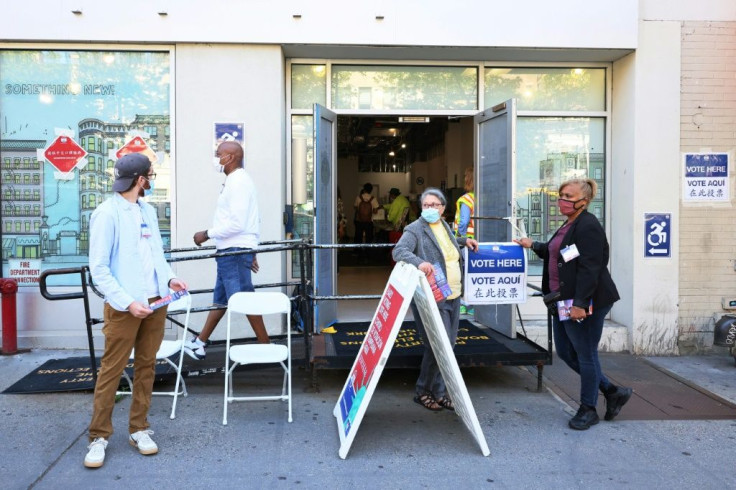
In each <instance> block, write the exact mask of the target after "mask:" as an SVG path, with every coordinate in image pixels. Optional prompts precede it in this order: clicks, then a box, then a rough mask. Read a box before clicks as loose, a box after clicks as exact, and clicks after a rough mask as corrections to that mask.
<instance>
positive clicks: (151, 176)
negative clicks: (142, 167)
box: [141, 172, 156, 180]
mask: <svg viewBox="0 0 736 490" xmlns="http://www.w3.org/2000/svg"><path fill="white" fill-rule="evenodd" d="M141 177H143V178H144V179H146V180H156V173H155V172H154V173H152V174H148V175H141Z"/></svg>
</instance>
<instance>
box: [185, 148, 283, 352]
mask: <svg viewBox="0 0 736 490" xmlns="http://www.w3.org/2000/svg"><path fill="white" fill-rule="evenodd" d="M213 165H214V168H215V171H216V172H218V173H224V174H225V175H226V177H225V185H224V186H223V188H222V191H221V192H220V197H219V198H218V199H217V208H216V209H215V217H214V220H213V223H212V227H211V228H209V229H207V230H202V231H198V232H197V233H195V234H194V243H195V244H197V246H200V245H202V243H204V242H206V241H207V240H209V239H213V240H214V241H215V247H216V248H217V252H218V253H221V252H237V251H244V250H248V249H253V248H256V247H258V239H259V234H260V231H259V229H260V223H259V222H260V218H259V217H258V199H257V196H256V187H255V184H254V183H253V179H251V178H250V176H249V175H248V174H247V173H246V172H245V168H244V165H243V147H242V146H240V144H239V143H238V142H237V141H225V142H224V143H221V144H220V146H218V147H217V152H216V153H215V159H214V162H213ZM215 261H216V262H217V280H216V281H215V290H214V295H213V300H212V302H213V303H214V304H216V305H222V306H227V302H228V300H229V299H230V296H232V295H233V294H235V293H238V292H241V291H253V290H254V288H253V282H252V281H251V271H253V272H258V261H257V259H256V256H255V254H252V253H248V254H237V255H229V256H223V257H216V258H215ZM225 312H226V310H224V309H223V310H210V312H209V314H208V315H207V320H205V323H204V326H203V327H202V331H201V332H200V334H199V335H198V336H196V337H193V338H192V339H191V340H189V341H188V342H187V343H186V345H185V348H186V352H187V354H189V355H190V356H191V357H193V358H194V359H204V358H205V355H206V353H205V346H206V345H207V341H208V339H209V338H210V335H211V334H212V332H213V331H214V330H215V327H216V326H217V324H218V323H219V322H220V320H221V319H222V317H223V316H225ZM247 318H248V321H249V322H250V325H251V327H253V331H254V332H255V334H256V338H257V339H258V342H259V343H262V344H268V343H270V339H269V338H268V332H266V326H265V324H264V323H263V317H262V316H260V315H247Z"/></svg>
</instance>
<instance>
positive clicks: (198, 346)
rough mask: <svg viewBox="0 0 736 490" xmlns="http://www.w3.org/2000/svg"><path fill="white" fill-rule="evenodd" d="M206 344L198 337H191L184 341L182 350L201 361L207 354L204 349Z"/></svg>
mask: <svg viewBox="0 0 736 490" xmlns="http://www.w3.org/2000/svg"><path fill="white" fill-rule="evenodd" d="M206 345H207V343H206V342H202V341H201V340H199V337H192V338H191V339H189V340H187V341H186V342H185V343H184V352H186V353H187V354H188V355H189V357H191V358H192V359H196V360H198V361H201V360H203V359H204V358H205V357H206V356H207V353H206V352H205V351H204V348H205V346H206Z"/></svg>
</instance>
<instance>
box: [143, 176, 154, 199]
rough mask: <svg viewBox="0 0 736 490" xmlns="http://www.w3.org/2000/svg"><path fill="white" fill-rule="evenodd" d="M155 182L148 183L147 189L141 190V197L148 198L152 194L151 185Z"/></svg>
mask: <svg viewBox="0 0 736 490" xmlns="http://www.w3.org/2000/svg"><path fill="white" fill-rule="evenodd" d="M154 182H155V181H153V180H149V181H148V189H143V197H149V196H151V195H152V194H153V184H154Z"/></svg>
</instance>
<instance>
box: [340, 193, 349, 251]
mask: <svg viewBox="0 0 736 490" xmlns="http://www.w3.org/2000/svg"><path fill="white" fill-rule="evenodd" d="M347 225H348V219H347V218H346V217H345V204H344V203H343V202H342V194H340V188H339V187H338V188H337V242H338V243H341V242H342V240H343V238H345V231H346V229H347Z"/></svg>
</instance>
